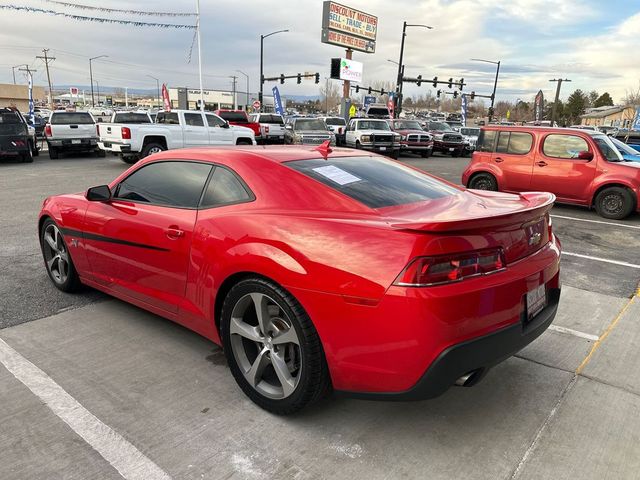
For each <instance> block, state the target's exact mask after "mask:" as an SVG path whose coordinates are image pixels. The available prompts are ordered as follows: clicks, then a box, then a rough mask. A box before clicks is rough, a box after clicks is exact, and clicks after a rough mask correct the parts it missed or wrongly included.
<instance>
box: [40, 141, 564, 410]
mask: <svg viewBox="0 0 640 480" xmlns="http://www.w3.org/2000/svg"><path fill="white" fill-rule="evenodd" d="M553 201H554V197H553V195H551V194H548V193H523V194H520V195H512V194H505V193H497V192H480V191H467V190H465V189H464V188H461V187H457V186H454V185H452V184H449V183H446V182H444V181H442V180H439V179H437V178H435V177H432V176H430V175H428V174H426V173H423V172H420V171H417V170H414V169H412V168H410V167H407V166H404V165H402V164H400V163H397V162H393V161H391V160H387V159H385V158H383V157H381V156H378V155H375V154H369V153H365V152H360V151H354V150H348V149H335V150H333V151H331V149H330V147H328V146H326V145H323V146H321V147H315V148H313V147H266V148H264V147H246V148H244V147H243V148H203V149H184V150H173V151H167V152H163V153H160V154H157V155H153V156H151V157H148V158H146V159H144V160H142V161H140V162H138V163H137V164H136V165H134V166H132V167H131V168H130V169H128V170H127V171H125V172H124V173H123V174H122V175H120V176H119V177H118V178H117V179H115V180H114V181H113V182H112V183H111V184H109V185H102V186H98V187H93V188H90V189H89V190H87V192H86V193H77V194H72V195H59V196H55V197H50V198H47V199H46V200H45V201H44V204H43V206H42V212H41V214H40V218H39V224H38V231H39V234H40V241H41V246H42V252H43V255H44V260H45V265H46V269H47V272H48V274H49V276H50V278H51V280H52V281H53V283H54V285H55V286H56V287H58V288H59V289H61V290H63V291H67V292H70V291H73V290H75V289H77V288H78V287H79V286H80V284H85V285H88V286H91V287H94V288H97V289H99V290H102V291H104V292H106V293H108V294H110V295H113V296H115V297H118V298H120V299H122V300H124V301H127V302H130V303H133V304H135V305H138V306H139V307H142V308H144V309H147V310H150V311H152V312H154V313H157V314H159V315H162V316H163V317H166V318H169V319H171V320H174V321H176V322H179V323H180V324H182V325H184V326H186V327H187V328H190V329H192V330H194V331H196V332H198V333H200V334H201V335H204V336H205V337H207V338H209V339H211V340H212V341H213V342H215V343H217V344H220V345H222V346H223V347H224V351H225V354H226V356H227V359H228V362H229V366H230V369H231V372H232V374H233V376H234V377H235V379H236V381H237V382H238V384H239V385H240V387H241V388H242V390H244V392H245V393H246V394H247V395H248V396H249V397H250V398H251V399H252V400H253V401H254V402H255V403H257V404H258V405H260V406H261V407H263V408H265V409H267V410H270V411H272V412H275V413H280V414H285V413H291V412H294V411H296V410H298V409H300V408H302V407H304V406H305V405H307V404H309V403H311V402H313V401H315V400H317V399H318V398H320V397H322V396H323V395H324V394H325V393H327V392H328V391H329V390H330V389H331V388H333V389H335V390H337V391H342V392H345V393H348V394H350V395H352V396H357V397H362V398H379V399H394V400H395V399H399V400H405V399H423V398H429V397H434V396H437V395H440V394H442V393H443V392H444V391H446V390H447V389H448V388H449V387H450V386H451V385H454V384H457V385H465V386H469V385H472V384H475V383H476V382H477V381H478V380H479V379H480V378H481V377H482V376H483V375H484V374H485V373H486V372H487V370H488V369H489V368H490V367H492V366H493V365H495V364H497V363H498V362H500V361H502V360H504V359H506V358H507V357H509V356H510V355H513V354H514V353H515V352H517V351H518V350H520V349H521V348H522V347H524V346H525V345H527V344H528V343H529V342H531V341H532V340H534V339H535V338H536V337H538V336H539V335H540V334H541V333H542V332H543V331H544V330H545V329H546V328H547V327H548V326H549V324H550V323H551V321H552V320H553V318H554V316H555V313H556V310H557V306H558V300H559V297H560V284H559V280H558V278H559V259H560V246H559V242H558V241H557V239H556V237H555V236H554V235H553V233H552V229H551V222H550V220H549V215H548V211H549V209H550V208H551V206H552V203H553Z"/></svg>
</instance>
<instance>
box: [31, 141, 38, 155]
mask: <svg viewBox="0 0 640 480" xmlns="http://www.w3.org/2000/svg"><path fill="white" fill-rule="evenodd" d="M29 146H30V147H31V156H32V157H37V156H38V155H40V149H39V148H38V143H37V140H36V143H31V144H29Z"/></svg>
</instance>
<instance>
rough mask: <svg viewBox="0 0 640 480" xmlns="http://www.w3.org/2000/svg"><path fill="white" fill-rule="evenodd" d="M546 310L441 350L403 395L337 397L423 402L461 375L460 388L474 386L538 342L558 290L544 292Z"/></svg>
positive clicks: (555, 306) (553, 309)
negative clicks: (504, 362) (462, 378)
mask: <svg viewBox="0 0 640 480" xmlns="http://www.w3.org/2000/svg"><path fill="white" fill-rule="evenodd" d="M548 295H549V302H548V305H547V307H546V308H545V309H544V310H542V311H541V312H540V313H539V314H538V315H536V316H535V317H534V318H533V319H532V320H531V322H529V323H526V318H527V315H526V312H522V314H521V318H520V323H517V324H515V325H511V326H509V327H506V328H503V329H501V330H498V331H496V332H493V333H490V334H488V335H485V336H482V337H479V338H474V339H472V340H468V341H466V342H461V343H458V344H456V345H453V346H451V347H449V348H447V349H446V350H444V351H443V352H442V353H441V354H440V355H439V356H438V358H436V360H434V362H433V363H432V364H431V365H430V366H429V368H428V369H427V371H426V372H425V373H424V375H422V377H421V378H420V380H418V382H417V383H416V384H415V385H414V386H413V387H412V388H410V389H409V390H405V391H403V392H390V393H387V392H371V393H367V392H348V391H341V392H339V393H340V394H343V395H347V396H350V397H354V398H361V399H367V400H387V401H388V400H401V401H404V400H424V399H428V398H434V397H437V396H439V395H442V394H443V393H444V392H446V391H447V390H448V389H449V387H451V386H452V385H454V384H455V382H456V380H458V379H459V378H460V377H462V376H463V375H466V374H469V373H471V376H470V377H469V379H468V380H467V382H466V383H465V384H464V386H468V387H470V386H472V385H475V384H476V383H478V381H480V379H482V377H484V375H485V374H486V373H487V371H488V370H489V369H490V368H491V367H493V366H494V365H497V364H498V363H500V362H502V361H504V360H506V359H507V358H509V357H511V356H513V355H515V354H516V353H517V352H519V351H520V350H522V349H523V348H524V347H526V346H527V345H529V344H530V343H531V342H533V341H534V340H535V339H536V338H538V337H539V336H540V335H542V333H544V331H545V330H546V329H547V328H548V327H549V325H551V323H552V322H553V319H554V318H555V316H556V313H557V311H558V303H559V301H560V288H551V289H549V292H548Z"/></svg>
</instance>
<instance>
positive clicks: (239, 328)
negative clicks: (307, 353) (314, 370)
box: [229, 292, 302, 400]
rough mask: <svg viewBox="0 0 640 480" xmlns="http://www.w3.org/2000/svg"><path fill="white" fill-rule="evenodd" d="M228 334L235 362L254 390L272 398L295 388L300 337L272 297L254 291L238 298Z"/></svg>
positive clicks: (297, 379)
mask: <svg viewBox="0 0 640 480" xmlns="http://www.w3.org/2000/svg"><path fill="white" fill-rule="evenodd" d="M229 333H230V336H231V350H232V352H233V355H234V358H235V360H236V363H237V365H238V366H239V367H240V370H241V372H242V374H243V375H244V378H245V379H246V380H247V382H248V383H249V384H250V385H251V386H252V387H253V388H254V390H256V391H257V392H258V393H260V394H261V395H264V396H265V397H267V398H271V399H275V400H280V399H283V398H287V397H289V396H290V395H291V394H292V393H293V392H294V391H295V389H296V387H297V386H298V383H299V381H300V378H301V372H302V356H301V350H300V340H299V338H298V334H297V333H296V330H295V327H294V326H293V323H292V322H291V319H290V318H289V317H288V315H287V313H286V312H285V310H284V309H283V308H282V307H280V305H278V303H277V302H276V301H275V300H274V299H273V298H271V297H269V296H267V295H265V294H263V293H257V292H256V293H249V294H247V295H245V296H243V297H242V298H240V300H238V302H237V303H236V304H235V306H234V307H233V310H232V313H231V323H230V327H229Z"/></svg>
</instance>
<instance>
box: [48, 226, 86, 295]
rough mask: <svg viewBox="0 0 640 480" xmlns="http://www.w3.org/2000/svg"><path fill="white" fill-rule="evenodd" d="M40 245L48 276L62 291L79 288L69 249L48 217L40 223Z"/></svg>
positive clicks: (72, 290)
mask: <svg viewBox="0 0 640 480" xmlns="http://www.w3.org/2000/svg"><path fill="white" fill-rule="evenodd" d="M40 247H41V248H42V256H43V257H44V264H45V267H46V269H47V274H48V275H49V278H50V279H51V281H52V282H53V284H54V285H55V287H56V288H57V289H59V290H62V291H63V292H74V291H76V290H78V289H79V288H80V277H78V273H77V272H76V269H75V267H74V265H73V261H72V260H71V255H70V254H69V249H68V248H67V244H66V242H65V240H64V237H63V236H62V232H60V229H59V228H58V226H57V225H56V223H55V222H54V221H53V220H51V219H50V218H49V219H47V220H46V221H45V222H44V224H43V225H42V230H41V231H40Z"/></svg>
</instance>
